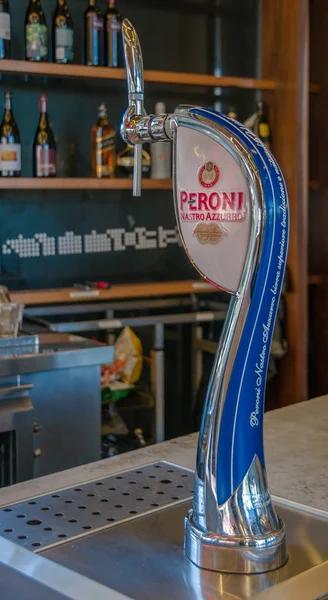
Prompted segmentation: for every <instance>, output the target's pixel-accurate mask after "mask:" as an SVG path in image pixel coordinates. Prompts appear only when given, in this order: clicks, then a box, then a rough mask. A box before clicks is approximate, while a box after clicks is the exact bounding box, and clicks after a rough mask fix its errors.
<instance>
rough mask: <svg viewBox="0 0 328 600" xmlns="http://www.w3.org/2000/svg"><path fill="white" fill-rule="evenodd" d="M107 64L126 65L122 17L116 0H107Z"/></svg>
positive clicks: (113, 65)
mask: <svg viewBox="0 0 328 600" xmlns="http://www.w3.org/2000/svg"><path fill="white" fill-rule="evenodd" d="M105 65H106V67H124V60H123V42H122V17H121V15H120V13H119V12H118V10H117V8H116V0H107V11H106V13H105Z"/></svg>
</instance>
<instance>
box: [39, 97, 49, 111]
mask: <svg viewBox="0 0 328 600" xmlns="http://www.w3.org/2000/svg"><path fill="white" fill-rule="evenodd" d="M47 107H48V96H47V95H46V94H41V96H40V112H47Z"/></svg>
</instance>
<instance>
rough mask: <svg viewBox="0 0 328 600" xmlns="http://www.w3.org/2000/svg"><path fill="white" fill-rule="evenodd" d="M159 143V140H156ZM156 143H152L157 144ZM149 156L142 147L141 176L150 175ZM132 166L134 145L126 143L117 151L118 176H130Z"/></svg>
mask: <svg viewBox="0 0 328 600" xmlns="http://www.w3.org/2000/svg"><path fill="white" fill-rule="evenodd" d="M158 144H160V142H158ZM158 144H152V146H157V145H158ZM150 166H151V158H150V154H149V153H148V152H147V150H146V149H145V148H144V146H143V147H142V169H141V172H142V177H145V178H146V177H149V175H150ZM133 168H134V147H133V146H130V145H129V144H127V145H126V146H125V148H123V150H121V152H119V153H118V155H117V159H116V171H117V175H118V176H119V177H132V176H133Z"/></svg>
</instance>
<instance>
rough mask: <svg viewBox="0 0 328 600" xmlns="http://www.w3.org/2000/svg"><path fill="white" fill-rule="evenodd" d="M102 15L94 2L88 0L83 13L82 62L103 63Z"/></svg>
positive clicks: (93, 0) (87, 63)
mask: <svg viewBox="0 0 328 600" xmlns="http://www.w3.org/2000/svg"><path fill="white" fill-rule="evenodd" d="M103 55H104V17H103V14H102V12H101V11H100V10H99V8H98V7H97V4H96V0H89V5H88V8H87V9H86V11H85V13H84V63H85V64H86V65H90V66H96V67H97V66H99V65H103V64H104V61H103Z"/></svg>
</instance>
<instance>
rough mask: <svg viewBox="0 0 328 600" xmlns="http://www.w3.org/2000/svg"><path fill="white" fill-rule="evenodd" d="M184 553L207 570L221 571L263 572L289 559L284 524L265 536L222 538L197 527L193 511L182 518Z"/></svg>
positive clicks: (271, 569)
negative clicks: (183, 523)
mask: <svg viewBox="0 0 328 600" xmlns="http://www.w3.org/2000/svg"><path fill="white" fill-rule="evenodd" d="M184 547H185V555H186V556H187V558H189V560H190V561H191V562H192V563H194V564H195V565H197V567H200V568H201V569H207V570H209V571H219V572H223V573H245V574H247V573H248V574H251V573H253V574H254V573H265V572H267V571H274V570H276V569H279V568H280V567H282V566H283V565H284V564H285V563H286V562H287V560H288V555H287V547H286V536H285V526H284V524H283V522H282V521H281V520H280V519H279V528H278V529H277V530H276V531H273V532H272V533H269V534H268V535H265V536H261V537H256V538H255V537H253V538H237V537H223V536H219V535H216V534H214V533H206V532H204V531H201V530H200V529H198V528H197V527H196V526H195V524H194V522H193V511H192V510H190V511H189V514H188V516H187V517H186V518H185V541H184Z"/></svg>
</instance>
